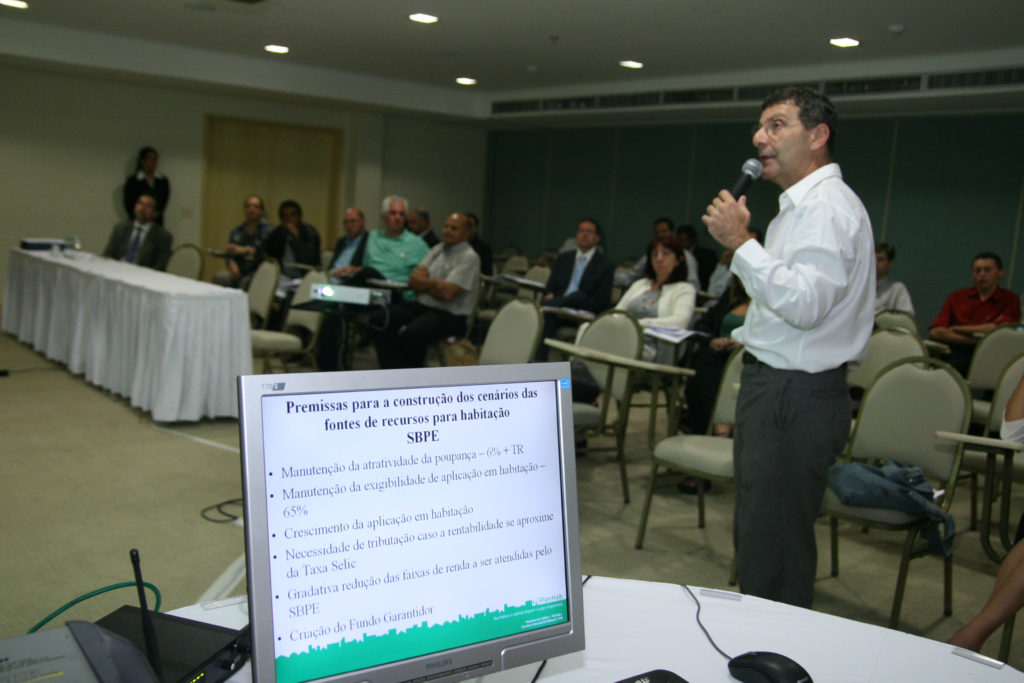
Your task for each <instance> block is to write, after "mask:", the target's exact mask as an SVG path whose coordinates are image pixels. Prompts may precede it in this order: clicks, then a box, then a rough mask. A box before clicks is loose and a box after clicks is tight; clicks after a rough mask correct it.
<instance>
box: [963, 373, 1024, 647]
mask: <svg viewBox="0 0 1024 683" xmlns="http://www.w3.org/2000/svg"><path fill="white" fill-rule="evenodd" d="M999 436H1000V437H1002V438H1003V439H1006V440H1007V441H1024V379H1021V381H1020V383H1019V384H1018V385H1017V388H1016V389H1015V390H1014V392H1013V394H1012V395H1011V396H1010V400H1009V401H1007V402H1006V410H1005V412H1004V413H1003V426H1002V428H1001V429H1000V432H999ZM1022 539H1024V515H1022V516H1021V520H1020V524H1019V525H1018V526H1017V538H1016V545H1014V546H1013V548H1011V549H1010V552H1009V553H1007V555H1006V557H1005V558H1004V559H1003V563H1002V564H1001V565H999V572H998V573H997V574H996V582H995V585H994V586H993V587H992V593H991V594H990V595H989V596H988V601H987V602H986V603H985V606H984V607H982V608H981V611H980V612H979V613H978V615H977V616H976V617H974V618H973V619H971V621H969V622H968V623H967V624H965V625H964V627H963V628H961V629H960V630H959V631H957V632H956V633H955V634H953V637H952V638H950V639H949V640H948V641H946V642H948V643H950V644H951V645H956V646H957V647H962V648H965V649H968V650H973V651H975V652H979V651H980V650H981V646H982V645H984V644H985V641H986V640H987V639H988V637H989V636H990V635H992V633H994V632H995V630H996V629H997V628H999V627H1000V626H1002V625H1003V624H1004V623H1006V620H1007V619H1009V618H1010V617H1011V616H1013V615H1014V614H1016V613H1017V611H1019V610H1020V608H1021V607H1024V541H1022Z"/></svg>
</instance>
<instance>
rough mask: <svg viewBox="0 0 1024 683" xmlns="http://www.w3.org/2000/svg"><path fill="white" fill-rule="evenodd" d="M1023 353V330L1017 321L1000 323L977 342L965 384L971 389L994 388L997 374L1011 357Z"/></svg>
mask: <svg viewBox="0 0 1024 683" xmlns="http://www.w3.org/2000/svg"><path fill="white" fill-rule="evenodd" d="M1021 353H1024V332H1022V331H1019V330H1018V329H1017V323H1011V324H1009V325H1001V326H1000V327H997V328H996V329H994V330H992V331H991V332H989V333H988V334H986V335H985V336H984V337H982V338H981V340H980V341H979V342H978V345H977V346H976V347H975V349H974V357H973V358H972V359H971V367H970V369H969V370H968V371H967V384H968V385H969V386H970V387H971V390H972V391H973V390H975V389H995V388H996V384H998V382H999V376H1000V375H1001V374H1002V373H1003V369H1004V368H1005V367H1006V366H1007V365H1008V364H1009V363H1010V360H1011V359H1012V358H1015V357H1016V356H1017V355H1018V354H1021Z"/></svg>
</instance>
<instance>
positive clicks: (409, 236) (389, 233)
mask: <svg viewBox="0 0 1024 683" xmlns="http://www.w3.org/2000/svg"><path fill="white" fill-rule="evenodd" d="M408 206H409V202H408V201H406V200H405V198H404V197H399V196H398V195H388V196H387V197H385V198H384V199H383V200H382V201H381V218H382V219H383V221H384V229H383V230H374V231H373V232H371V233H370V234H369V235H367V236H366V251H365V252H364V254H363V264H362V265H348V266H344V267H343V268H341V269H340V272H338V273H337V274H335V277H340V278H343V281H344V282H345V283H346V284H351V285H362V284H365V282H366V281H367V280H370V279H377V280H390V281H392V282H407V281H408V280H409V274H410V273H412V269H413V268H415V267H416V266H417V265H418V264H419V262H420V261H422V260H423V257H424V256H426V255H427V251H428V250H429V247H427V243H426V242H424V241H423V240H422V239H421V238H419V237H417V236H416V235H414V234H413V233H412V232H410V231H409V230H406V229H405V212H406V210H407V208H408ZM396 298H401V297H396ZM405 298H406V300H408V301H412V300H413V298H414V295H413V294H412V293H411V292H406V296H405Z"/></svg>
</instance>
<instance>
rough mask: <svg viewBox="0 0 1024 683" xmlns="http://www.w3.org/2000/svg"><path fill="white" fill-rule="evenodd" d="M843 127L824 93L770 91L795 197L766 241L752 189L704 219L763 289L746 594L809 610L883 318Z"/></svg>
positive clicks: (743, 389) (763, 129)
mask: <svg viewBox="0 0 1024 683" xmlns="http://www.w3.org/2000/svg"><path fill="white" fill-rule="evenodd" d="M836 123H837V119H836V113H835V108H834V107H833V105H832V102H831V101H830V100H829V99H828V98H827V97H826V96H824V95H823V94H821V93H819V92H817V91H815V90H812V89H809V88H797V87H790V88H782V89H780V90H777V91H775V92H774V93H772V94H771V95H769V96H768V98H767V99H766V100H765V101H764V103H763V104H762V107H761V118H760V121H759V123H758V125H757V126H756V127H755V130H754V138H753V143H754V146H755V147H756V148H757V150H758V157H759V159H760V161H761V163H762V164H763V177H764V178H766V179H767V180H770V181H772V182H773V183H775V184H776V185H778V186H779V187H780V188H782V191H783V192H782V194H781V196H780V197H779V213H778V214H777V215H776V216H775V218H774V219H773V220H772V222H771V224H770V225H769V226H768V230H767V234H766V238H765V243H764V246H763V247H762V246H761V245H760V244H759V243H758V242H757V240H756V239H754V235H753V234H752V233H751V232H750V230H749V228H750V211H749V210H748V209H747V201H746V198H745V197H742V196H741V197H740V198H739V199H737V198H735V197H733V195H732V194H731V193H730V192H728V191H726V190H723V191H722V192H720V193H719V194H718V196H717V197H716V198H715V199H714V201H713V202H712V204H711V205H710V206H708V208H707V213H706V214H705V215H704V217H703V219H702V220H703V221H704V223H705V224H706V225H707V227H708V231H709V232H710V233H711V235H712V237H714V238H715V239H716V240H717V241H718V242H719V243H721V244H722V245H723V246H724V247H725V248H727V249H733V250H735V254H734V255H733V260H732V264H731V266H730V270H731V271H732V272H733V274H735V275H736V276H738V277H739V278H740V280H742V282H743V284H744V286H745V287H746V290H747V292H748V293H749V294H750V296H751V303H750V308H749V310H748V312H747V316H746V321H745V322H744V324H743V326H742V327H740V328H738V329H737V330H736V331H734V332H733V337H734V338H735V339H736V340H737V341H738V342H740V343H741V344H743V345H744V346H745V353H744V357H743V362H744V368H743V374H742V379H741V384H740V394H739V400H738V404H737V407H736V424H737V430H736V437H735V441H734V451H733V459H734V463H735V482H736V512H735V521H734V524H735V531H734V534H735V545H736V554H737V562H738V568H739V582H740V590H742V591H743V592H744V593H748V594H750V595H756V596H758V597H763V598H768V599H771V600H778V601H780V602H786V603H789V604H792V605H797V606H800V607H810V606H811V603H812V601H813V597H814V578H815V570H816V567H817V546H816V543H815V538H814V521H815V519H816V518H817V516H818V513H819V512H820V508H821V502H822V498H823V497H824V493H825V472H826V470H827V469H828V468H829V466H830V465H831V464H832V463H833V461H834V460H835V456H836V455H837V454H838V453H839V452H840V451H841V450H842V449H843V446H844V444H845V443H846V440H847V437H848V436H849V431H850V399H849V394H848V393H847V388H846V365H847V363H849V362H854V361H858V360H861V359H862V358H863V356H864V353H865V349H866V346H867V341H868V337H869V336H870V335H871V329H872V326H873V323H874V292H875V269H874V238H873V235H872V232H871V222H870V220H869V219H868V215H867V211H866V210H865V209H864V205H863V204H862V203H861V201H860V199H859V198H858V197H857V195H856V194H854V192H853V191H852V190H851V189H850V188H849V187H848V186H847V185H846V184H845V183H844V182H843V180H842V174H841V172H840V170H839V166H838V165H837V164H836V163H834V162H833V161H832V154H833V150H834V146H835V135H836ZM741 194H742V193H741Z"/></svg>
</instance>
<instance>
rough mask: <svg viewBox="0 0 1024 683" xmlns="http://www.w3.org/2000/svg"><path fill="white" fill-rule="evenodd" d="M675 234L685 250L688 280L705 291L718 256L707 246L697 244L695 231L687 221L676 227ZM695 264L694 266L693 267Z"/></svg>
mask: <svg viewBox="0 0 1024 683" xmlns="http://www.w3.org/2000/svg"><path fill="white" fill-rule="evenodd" d="M676 235H677V236H678V238H679V241H680V242H681V243H682V245H683V249H685V250H686V260H687V265H688V266H689V267H690V276H689V279H688V281H689V282H690V284H692V285H693V286H694V287H696V288H698V289H701V290H704V291H707V288H708V286H709V284H710V282H711V273H713V272H714V270H715V265H716V264H717V263H718V256H717V255H716V254H715V252H714V251H712V250H711V249H708V248H707V247H698V246H697V231H696V230H694V228H693V226H692V225H690V224H689V223H684V224H683V225H680V226H679V227H678V228H676ZM694 266H696V267H694Z"/></svg>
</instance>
